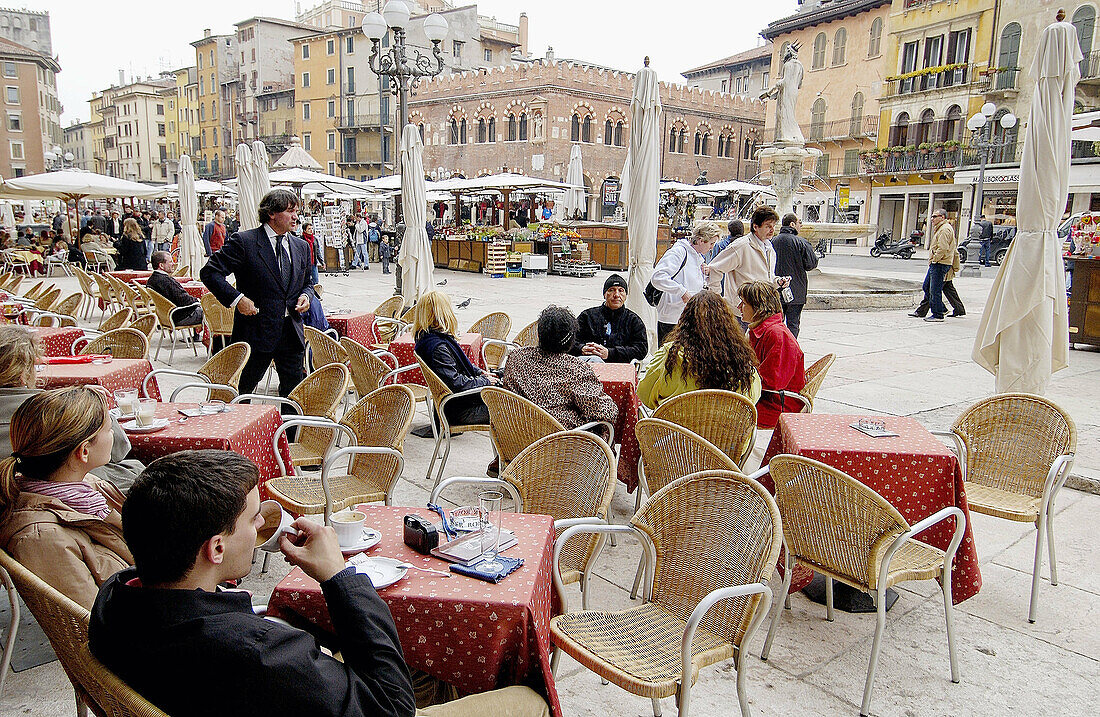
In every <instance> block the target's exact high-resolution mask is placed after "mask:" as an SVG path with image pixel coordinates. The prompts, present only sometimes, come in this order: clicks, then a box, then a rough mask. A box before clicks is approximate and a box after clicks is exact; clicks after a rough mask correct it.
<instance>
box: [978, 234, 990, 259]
mask: <svg viewBox="0 0 1100 717" xmlns="http://www.w3.org/2000/svg"><path fill="white" fill-rule="evenodd" d="M990 243H991V241H990V240H989V239H983V240H982V242H981V244H980V245H979V246H978V263H979V264H981V265H982V266H989V260H990V259H992V258H993V257H991V256H990V255H989V254H990V251H989V245H990Z"/></svg>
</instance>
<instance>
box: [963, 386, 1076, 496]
mask: <svg viewBox="0 0 1100 717" xmlns="http://www.w3.org/2000/svg"><path fill="white" fill-rule="evenodd" d="M951 430H952V431H953V432H954V433H955V434H956V435H958V436H959V438H960V439H962V442H963V445H964V446H965V447H966V480H967V482H970V483H977V484H979V485H983V486H986V487H989V488H997V489H1000V490H1004V491H1008V492H1010V493H1017V494H1021V495H1028V496H1031V497H1033V498H1041V497H1042V495H1043V483H1044V481H1045V480H1046V477H1047V472H1048V471H1049V470H1050V466H1051V464H1052V463H1054V459H1055V458H1057V457H1058V456H1060V455H1063V454H1066V453H1075V452H1076V451H1077V427H1076V425H1075V424H1074V423H1073V419H1072V418H1070V417H1069V414H1068V413H1066V412H1065V411H1063V410H1062V409H1061V408H1060V407H1058V406H1057V405H1055V404H1054V403H1053V402H1051V401H1049V400H1047V399H1045V398H1043V397H1042V396H1035V395H1032V394H1028V393H1003V394H1000V395H997V396H992V397H990V398H987V399H985V400H982V401H979V402H978V403H976V404H974V405H973V406H971V407H970V408H968V409H966V411H965V412H964V413H963V414H962V415H961V416H959V417H958V419H956V421H955V423H954V424H953V425H952V426H951Z"/></svg>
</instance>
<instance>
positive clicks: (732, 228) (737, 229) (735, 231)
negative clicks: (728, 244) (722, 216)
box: [726, 219, 745, 239]
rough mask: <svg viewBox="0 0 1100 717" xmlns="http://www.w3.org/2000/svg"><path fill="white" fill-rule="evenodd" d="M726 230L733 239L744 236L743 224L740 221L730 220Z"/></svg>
mask: <svg viewBox="0 0 1100 717" xmlns="http://www.w3.org/2000/svg"><path fill="white" fill-rule="evenodd" d="M726 229H727V230H728V231H729V233H730V236H731V237H733V238H734V239H736V238H737V237H739V236H744V235H745V224H744V223H743V222H742V221H741V220H740V219H731V220H730V222H729V224H727V225H726Z"/></svg>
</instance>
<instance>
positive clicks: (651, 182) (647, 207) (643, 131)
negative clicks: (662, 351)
mask: <svg viewBox="0 0 1100 717" xmlns="http://www.w3.org/2000/svg"><path fill="white" fill-rule="evenodd" d="M630 115H631V122H630V143H629V145H627V150H626V165H625V166H624V167H623V174H622V190H621V192H620V195H619V196H620V197H621V198H622V201H623V205H624V206H625V207H626V233H627V241H628V245H627V252H628V254H629V256H630V273H629V275H628V276H627V282H626V283H627V296H626V306H627V308H628V309H630V310H631V311H633V312H634V313H636V314H637V315H638V316H640V317H642V321H644V322H645V326H646V331H647V332H648V334H649V347H650V349H651V350H652V349H653V348H655V347H656V341H657V312H656V311H655V310H654V308H653V307H652V306H650V305H649V304H648V303H647V302H646V300H645V296H644V295H643V294H644V293H645V287H646V285H647V284H649V280H650V279H651V278H653V262H654V260H655V259H656V257H657V202H658V200H659V197H658V185H659V184H660V175H661V170H660V164H661V147H660V142H661V127H660V122H661V89H660V85H659V84H658V82H657V73H656V72H654V71H653V70H652V69H650V67H649V58H648V57H647V58H645V67H643V68H642V69H641V70H639V71H638V75H637V76H636V77H635V78H634V95H633V96H632V97H631V99H630Z"/></svg>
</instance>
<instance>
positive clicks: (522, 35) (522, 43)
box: [519, 12, 527, 57]
mask: <svg viewBox="0 0 1100 717" xmlns="http://www.w3.org/2000/svg"><path fill="white" fill-rule="evenodd" d="M519 51H520V53H521V54H522V55H523V56H524V57H527V13H525V12H521V13H520V14H519Z"/></svg>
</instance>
